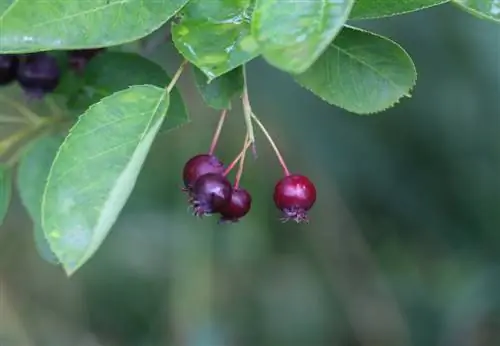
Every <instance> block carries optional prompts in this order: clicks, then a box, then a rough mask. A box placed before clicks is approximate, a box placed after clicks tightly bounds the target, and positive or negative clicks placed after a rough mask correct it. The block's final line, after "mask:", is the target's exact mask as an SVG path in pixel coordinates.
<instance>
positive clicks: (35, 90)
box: [17, 53, 61, 97]
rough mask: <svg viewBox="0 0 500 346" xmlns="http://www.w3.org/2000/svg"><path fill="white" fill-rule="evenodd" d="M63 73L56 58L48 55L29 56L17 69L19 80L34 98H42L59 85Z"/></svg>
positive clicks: (35, 54) (36, 54)
mask: <svg viewBox="0 0 500 346" xmlns="http://www.w3.org/2000/svg"><path fill="white" fill-rule="evenodd" d="M60 75H61V72H60V70H59V66H58V64H57V60H56V58H55V57H53V56H51V55H48V54H46V53H34V54H28V55H27V56H25V57H24V59H23V60H22V61H21V63H20V65H19V68H18V69H17V80H18V82H19V84H20V85H21V87H22V88H23V89H24V91H25V92H26V93H27V94H28V95H29V96H32V97H42V96H43V95H44V94H46V93H48V92H51V91H53V90H54V89H55V88H56V87H57V85H58V84H59V79H60Z"/></svg>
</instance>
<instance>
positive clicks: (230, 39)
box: [172, 0, 258, 80]
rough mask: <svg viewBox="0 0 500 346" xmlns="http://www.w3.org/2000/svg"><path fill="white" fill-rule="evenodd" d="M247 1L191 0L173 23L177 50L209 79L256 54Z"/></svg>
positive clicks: (250, 8) (249, 2)
mask: <svg viewBox="0 0 500 346" xmlns="http://www.w3.org/2000/svg"><path fill="white" fill-rule="evenodd" d="M251 11H252V3H251V1H250V0H211V1H206V0H192V1H191V2H190V3H189V4H188V5H186V7H185V8H184V9H183V12H182V20H181V22H180V23H178V24H173V25H172V37H173V41H174V44H175V47H176V48H177V50H178V51H179V52H180V53H181V54H182V55H183V56H184V57H185V58H186V59H187V60H189V61H190V62H191V63H193V64H194V65H195V66H197V67H198V68H199V69H200V70H202V71H203V73H205V74H206V75H207V77H208V78H209V80H212V79H214V78H216V77H219V76H221V75H223V74H225V73H226V72H229V71H231V70H232V69H234V68H235V67H238V66H240V65H243V64H244V63H246V62H248V61H250V60H251V59H253V58H255V57H256V56H257V55H258V51H257V44H256V42H255V40H254V39H253V38H252V35H251V34H250V19H251V18H250V15H251Z"/></svg>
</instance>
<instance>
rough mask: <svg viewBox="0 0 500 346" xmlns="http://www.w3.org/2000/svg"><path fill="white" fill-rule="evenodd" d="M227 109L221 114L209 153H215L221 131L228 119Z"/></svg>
mask: <svg viewBox="0 0 500 346" xmlns="http://www.w3.org/2000/svg"><path fill="white" fill-rule="evenodd" d="M226 115H227V109H224V110H223V111H222V113H221V114H220V118H219V122H218V123H217V128H216V129H215V133H214V136H213V138H212V143H211V144H210V150H209V151H208V154H209V155H213V153H214V151H215V147H216V146H217V142H218V141H219V137H220V133H221V132H222V127H223V126H224V121H225V120H226Z"/></svg>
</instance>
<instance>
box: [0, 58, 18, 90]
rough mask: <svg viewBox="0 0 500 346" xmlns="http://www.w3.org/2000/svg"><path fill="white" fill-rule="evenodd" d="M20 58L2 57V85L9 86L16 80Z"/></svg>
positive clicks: (0, 62) (0, 63)
mask: <svg viewBox="0 0 500 346" xmlns="http://www.w3.org/2000/svg"><path fill="white" fill-rule="evenodd" d="M18 65H19V58H18V57H17V55H14V54H2V55H0V85H7V84H9V83H11V82H12V81H14V80H15V79H16V72H17V67H18Z"/></svg>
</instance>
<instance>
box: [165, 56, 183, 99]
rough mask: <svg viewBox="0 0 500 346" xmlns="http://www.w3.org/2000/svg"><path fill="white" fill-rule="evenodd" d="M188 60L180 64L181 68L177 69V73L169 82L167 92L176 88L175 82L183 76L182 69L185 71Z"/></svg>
mask: <svg viewBox="0 0 500 346" xmlns="http://www.w3.org/2000/svg"><path fill="white" fill-rule="evenodd" d="M187 62H188V61H187V60H184V61H183V62H182V63H181V65H180V66H179V68H178V69H177V71H175V74H174V76H173V77H172V80H171V81H170V83H169V84H168V86H167V93H169V94H170V92H171V91H172V89H173V88H174V86H175V84H176V83H177V81H178V80H179V77H180V76H181V74H182V71H184V67H186V64H187Z"/></svg>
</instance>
